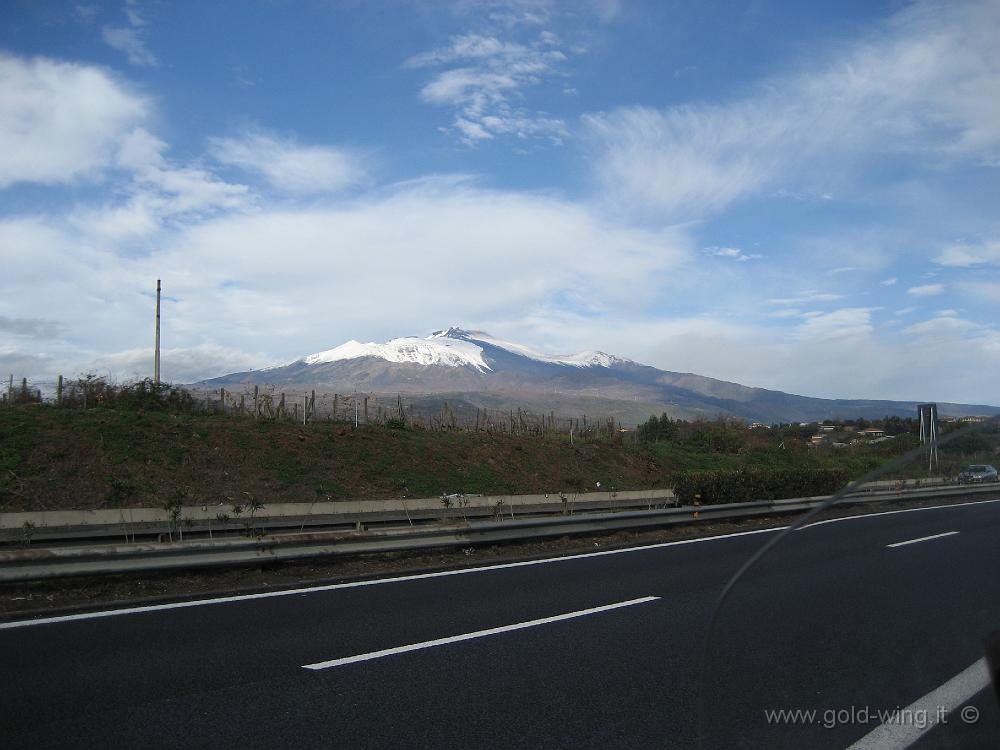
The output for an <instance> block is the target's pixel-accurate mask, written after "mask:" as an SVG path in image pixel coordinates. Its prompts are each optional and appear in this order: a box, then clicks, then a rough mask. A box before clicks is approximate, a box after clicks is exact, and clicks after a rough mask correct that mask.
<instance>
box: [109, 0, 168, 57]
mask: <svg viewBox="0 0 1000 750" xmlns="http://www.w3.org/2000/svg"><path fill="white" fill-rule="evenodd" d="M125 19H126V21H127V22H128V25H127V26H105V27H104V28H103V29H101V37H102V38H103V39H104V43H105V44H107V45H108V46H109V47H111V48H113V49H116V50H118V51H119V52H122V53H124V54H125V56H126V57H127V58H128V61H129V63H131V64H132V65H137V66H139V67H143V68H155V67H157V66H158V65H159V61H158V60H157V59H156V56H155V55H154V54H153V53H152V52H150V51H149V49H148V48H147V47H146V41H145V29H144V27H145V26H146V20H145V18H144V17H143V15H142V12H141V10H140V8H139V3H138V2H137V1H136V0H126V2H125Z"/></svg>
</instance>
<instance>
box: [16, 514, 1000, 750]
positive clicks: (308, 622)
mask: <svg viewBox="0 0 1000 750" xmlns="http://www.w3.org/2000/svg"><path fill="white" fill-rule="evenodd" d="M949 532H957V533H949ZM772 533H775V532H756V533H747V534H744V535H733V536H728V537H723V538H716V539H710V540H699V541H696V542H683V543H671V544H666V545H659V546H656V547H650V548H643V549H635V550H628V551H622V552H613V553H609V552H605V553H601V551H600V550H597V549H595V553H599V554H593V555H586V556H574V557H571V558H564V559H557V560H552V561H537V562H533V563H529V564H518V563H515V564H509V565H502V566H495V567H492V568H485V569H482V568H481V569H474V570H468V571H461V572H458V573H455V572H449V573H447V574H436V575H424V576H418V577H411V578H406V579H389V580H382V581H374V582H372V581H368V582H360V583H357V584H350V585H338V586H334V587H326V588H323V589H322V590H303V591H300V592H297V593H292V594H286V595H280V596H275V595H273V594H271V595H265V596H260V597H235V598H234V599H233V600H229V601H217V602H214V603H201V604H196V605H190V604H186V605H184V606H180V607H154V608H151V609H148V610H146V611H132V612H122V613H118V614H114V615H112V616H102V617H93V616H85V617H79V618H77V619H68V620H57V621H55V622H45V623H32V624H29V625H18V624H17V623H13V624H11V623H8V624H3V625H0V664H2V671H0V674H2V677H3V679H2V680H0V738H2V739H0V745H2V746H3V747H4V748H20V747H26V748H27V747H30V748H45V747H53V748H55V747H58V748H70V747H101V748H110V747H178V748H195V747H213V748H228V747H233V748H236V747H240V748H250V747H284V746H288V747H302V748H307V747H317V748H329V747H352V748H353V747H433V748H465V749H467V748H471V747H572V748H580V747H630V748H634V747H697V746H698V744H697V734H698V731H699V719H698V716H699V713H701V715H702V722H701V731H702V733H703V737H704V741H703V745H702V746H703V747H705V748H717V747H722V748H725V747H734V748H757V747H762V748H763V747H766V748H771V747H787V748H803V747H810V748H845V747H848V746H850V745H852V743H856V742H861V743H862V744H861V745H859V746H865V745H864V744H863V743H864V740H863V738H864V737H865V736H866V735H868V734H869V733H870V732H873V731H877V730H878V727H879V726H880V725H881V724H882V722H880V721H879V720H878V718H877V712H880V711H881V712H885V711H890V712H891V711H894V710H896V709H904V711H903V712H901V713H900V714H898V715H897V716H898V717H899V718H898V719H897V720H896V721H895V722H889V724H890V725H891V724H893V723H895V724H898V725H899V727H898V729H899V731H897V732H896V733H895V735H894V737H895V739H892V740H891V741H892V742H896V744H895V745H888V744H887V743H888V742H889V741H890V740H886V739H885V738H884V737H883V738H882V739H878V738H876V739H874V740H869V744H868V746H869V747H886V746H896V747H904V746H907V745H908V744H912V742H913V740H914V737H913V736H909V737H908V738H907V737H906V736H905V735H907V733H908V732H910V734H911V735H912V728H913V725H927V724H929V723H930V719H933V718H934V716H933V712H932V715H931V717H930V719H929V718H928V717H926V716H924V715H923V714H920V713H919V712H918V711H916V710H914V711H911V712H910V713H909V714H907V713H906V711H905V709H907V707H910V706H911V705H918V706H919V705H922V704H919V703H915V702H918V701H919V700H920V699H921V698H923V697H925V696H928V695H930V696H931V698H932V699H933V700H937V701H938V703H936V704H935V705H940V704H941V703H942V702H944V703H947V704H948V705H945V706H944V709H943V710H945V711H946V712H947V713H944V714H943V716H944V719H945V722H944V723H940V724H938V725H937V726H935V727H934V728H932V729H930V730H929V731H927V732H926V733H924V734H923V735H922V736H921V737H920V738H919V739H917V740H916V744H915V745H912V746H914V747H917V748H932V747H946V748H952V747H954V748H959V747H960V748H970V747H982V748H987V747H988V748H995V747H998V746H1000V711H998V708H997V700H996V697H995V696H994V694H993V693H992V689H991V688H985V689H981V690H973V691H972V694H971V697H970V696H969V695H965V694H963V692H962V691H963V689H964V690H965V692H966V693H968V692H969V690H970V688H969V681H968V680H966V682H965V683H963V684H962V685H958V687H955V685H956V684H957V683H956V682H955V679H954V678H956V676H959V675H961V674H962V673H963V672H964V671H965V670H967V668H969V667H970V666H971V665H974V664H976V662H977V661H978V660H980V659H981V657H982V655H983V652H982V647H981V642H982V639H983V638H984V637H985V636H986V634H987V633H989V632H991V631H993V630H996V629H1000V502H988V503H979V504H974V505H965V506H950V507H947V508H941V509H921V510H914V511H905V512H895V513H890V514H884V515H874V516H863V517H857V518H850V519H842V520H838V521H836V522H829V523H822V524H819V525H816V526H813V527H810V528H807V529H805V530H802V531H800V532H796V533H795V534H793V535H791V536H790V537H789V538H788V539H787V540H786V542H784V543H783V544H782V545H781V546H779V547H778V548H777V549H776V550H775V551H774V552H773V554H772V555H770V556H769V557H767V558H765V560H764V561H763V562H762V563H761V564H760V565H759V567H758V568H756V569H755V570H754V571H753V572H752V573H751V574H750V575H748V577H746V578H745V579H744V580H743V581H742V582H741V584H740V585H739V586H738V587H737V588H736V589H735V591H734V592H733V595H732V596H731V598H730V599H729V601H728V602H727V604H726V606H725V608H724V610H723V611H722V612H721V614H720V618H719V621H718V626H717V628H716V630H715V633H714V635H713V637H712V639H711V641H710V643H709V647H708V651H707V660H705V661H703V660H702V644H703V640H704V638H703V636H704V633H705V625H706V622H707V620H708V618H709V613H710V611H711V609H712V605H713V603H714V601H715V599H716V597H717V596H718V593H719V590H720V588H721V587H722V585H723V584H724V583H725V581H726V580H727V579H728V577H729V576H731V575H732V573H733V572H734V571H735V570H736V569H737V568H738V567H739V566H740V564H741V563H742V562H743V561H744V560H745V559H746V558H747V557H748V556H749V555H750V554H752V553H753V552H754V551H755V550H756V549H757V548H758V546H759V545H761V544H763V543H764V542H765V541H766V540H767V539H768V537H769V536H770V534H772ZM940 534H947V535H945V536H937V535H940ZM931 536H934V537H935V538H932V539H926V540H923V541H917V542H913V543H911V544H905V545H901V546H896V547H889V546H888V545H891V544H896V543H899V542H905V541H910V540H914V539H919V538H922V537H931ZM611 605H619V606H615V607H612V606H611ZM481 631H486V632H481ZM457 636H462V637H461V638H458V639H456V637H457ZM428 642H430V643H428ZM418 644H425V645H424V646H423V647H420V648H412V647H413V646H414V645H418ZM401 647H411V648H401ZM385 650H391V651H390V653H387V654H384V653H379V652H382V651H385ZM307 665H313V666H315V667H317V668H314V669H307V668H304V667H306V666H307ZM973 671H975V670H973ZM970 679H971V678H970ZM959 682H961V681H959ZM699 683H703V685H704V690H703V701H701V711H700V712H699V700H698V694H699ZM977 684H980V683H978V682H976V680H975V679H972V687H973V688H975V686H976V685H977ZM963 685H964V688H963ZM935 690H937V691H938V692H937V693H934V691H935ZM942 691H943V692H942ZM942 695H944V696H945V697H944V698H942V697H941V696H942ZM935 696H936V697H935ZM925 703H926V701H925ZM970 706H971V707H973V708H975V709H977V711H978V719H977V720H976V721H974V722H971V723H969V722H967V721H963V720H962V716H965V717H966V718H970V717H971V716H972V713H971V712H970V711H969V710H968V707H970ZM963 709H965V710H966V713H965V714H963V713H962V710H963ZM777 711H793V712H794V711H803V712H809V711H814V712H815V713H814V714H809V713H805V714H803V713H799V714H797V715H789V714H785V715H784V717H781V716H779V715H778V714H776V713H773V712H777ZM769 712H772V713H769ZM888 728H889V729H892V727H891V726H890V727H888ZM876 740H877V741H876ZM872 742H875V744H871V743H872Z"/></svg>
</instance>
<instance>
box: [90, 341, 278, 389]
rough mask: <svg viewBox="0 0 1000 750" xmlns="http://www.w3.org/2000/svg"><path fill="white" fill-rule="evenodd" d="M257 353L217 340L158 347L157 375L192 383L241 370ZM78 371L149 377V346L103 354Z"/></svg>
mask: <svg viewBox="0 0 1000 750" xmlns="http://www.w3.org/2000/svg"><path fill="white" fill-rule="evenodd" d="M263 359H264V356H263V355H261V354H259V353H258V354H248V353H247V352H243V351H239V350H237V349H229V348H227V347H224V346H219V345H217V344H200V345H198V346H191V347H181V348H168V349H161V350H160V377H161V379H162V380H163V381H164V382H168V383H194V382H196V381H198V380H204V379H206V378H210V377H214V376H216V375H218V374H220V373H230V372H242V371H245V370H249V369H252V368H254V367H259V366H260V362H261V361H262V360H263ZM77 369H78V370H79V371H81V372H93V373H95V374H103V373H111V374H112V375H113V377H115V378H118V379H124V380H138V379H142V378H148V377H152V370H153V347H151V346H150V347H145V348H142V347H140V348H137V349H127V350H125V351H120V352H114V353H112V354H105V355H101V356H99V357H96V358H94V359H93V360H91V361H89V362H86V363H84V364H82V365H79V366H78V367H77Z"/></svg>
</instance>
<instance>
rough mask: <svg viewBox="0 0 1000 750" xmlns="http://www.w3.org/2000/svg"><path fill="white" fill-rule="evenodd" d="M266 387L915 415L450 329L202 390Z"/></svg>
mask: <svg viewBox="0 0 1000 750" xmlns="http://www.w3.org/2000/svg"><path fill="white" fill-rule="evenodd" d="M245 384H256V385H271V386H274V387H275V388H279V389H280V388H287V389H288V390H301V389H303V388H313V389H316V390H318V391H326V392H334V393H381V394H397V393H400V394H409V396H410V397H411V398H415V397H417V395H418V394H419V395H420V396H421V397H432V396H433V397H440V398H445V397H446V398H447V399H448V400H449V401H450V402H452V403H454V402H455V401H456V400H457V401H460V402H462V403H465V404H466V405H469V406H471V407H472V410H473V412H475V407H477V406H487V407H494V408H496V407H500V408H510V407H513V406H524V407H526V408H528V409H532V410H536V411H540V412H545V413H548V412H550V411H555V412H556V413H559V414H561V415H565V416H576V415H579V414H580V413H587V414H590V415H594V416H598V415H603V416H615V417H617V418H618V419H620V420H622V421H623V422H636V421H640V420H642V419H645V418H646V417H648V416H649V414H651V413H657V414H659V413H661V412H666V413H667V414H670V415H671V416H673V417H680V418H687V419H690V418H697V417H715V416H717V415H720V414H725V415H731V416H736V417H742V418H745V419H747V420H754V421H762V422H776V421H812V420H818V419H826V418H833V417H866V418H880V417H884V416H886V415H888V414H898V415H902V416H912V415H914V414H915V413H916V407H917V403H916V402H900V401H858V400H839V399H837V400H833V399H818V398H810V397H806V396H795V395H792V394H788V393H782V392H780V391H769V390H765V389H763V388H749V387H747V386H743V385H739V384H737V383H728V382H725V381H721V380H714V379H712V378H707V377H704V376H701V375H694V374H691V373H677V372H669V371H666V370H659V369H657V368H655V367H650V366H648V365H643V364H639V363H637V362H634V361H632V360H630V359H625V358H622V357H616V356H613V355H611V354H606V353H605V352H599V351H585V352H579V353H576V354H544V353H542V352H538V351H535V350H534V349H532V348H530V347H527V346H524V345H522V344H517V343H513V342H510V341H504V340H503V339H498V338H496V337H495V336H491V335H490V334H488V333H485V332H483V331H468V330H464V329H462V328H458V327H454V326H453V327H451V328H447V329H444V330H440V331H435V332H434V333H432V334H431V335H429V336H427V337H425V338H422V337H416V336H407V337H403V338H396V339H392V340H390V341H387V342H385V343H382V344H379V343H374V342H371V343H367V344H364V343H361V342H358V341H348V342H347V343H345V344H341V345H340V346H337V347H335V348H333V349H328V350H326V351H322V352H317V353H315V354H310V355H308V356H305V357H301V358H300V359H297V360H295V361H294V362H289V363H287V364H284V365H278V366H275V367H270V368H267V369H264V370H256V371H251V372H239V373H233V374H231V375H226V376H223V377H220V378H214V379H212V380H207V381H204V382H202V383H199V384H197V385H198V386H201V387H213V388H217V387H220V386H225V387H230V388H231V387H233V386H240V385H245ZM939 408H940V409H941V412H942V414H955V415H961V414H995V413H998V412H1000V409H997V408H996V407H988V406H970V405H963V404H939Z"/></svg>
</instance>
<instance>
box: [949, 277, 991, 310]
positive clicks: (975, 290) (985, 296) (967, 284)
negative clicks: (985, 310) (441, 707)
mask: <svg viewBox="0 0 1000 750" xmlns="http://www.w3.org/2000/svg"><path fill="white" fill-rule="evenodd" d="M957 286H958V288H959V289H960V290H961V291H962V292H963V293H965V294H968V295H970V296H972V297H975V298H976V299H978V300H981V301H983V302H986V303H988V304H994V305H995V304H998V303H1000V281H994V280H986V281H963V282H961V283H959V284H957Z"/></svg>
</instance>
